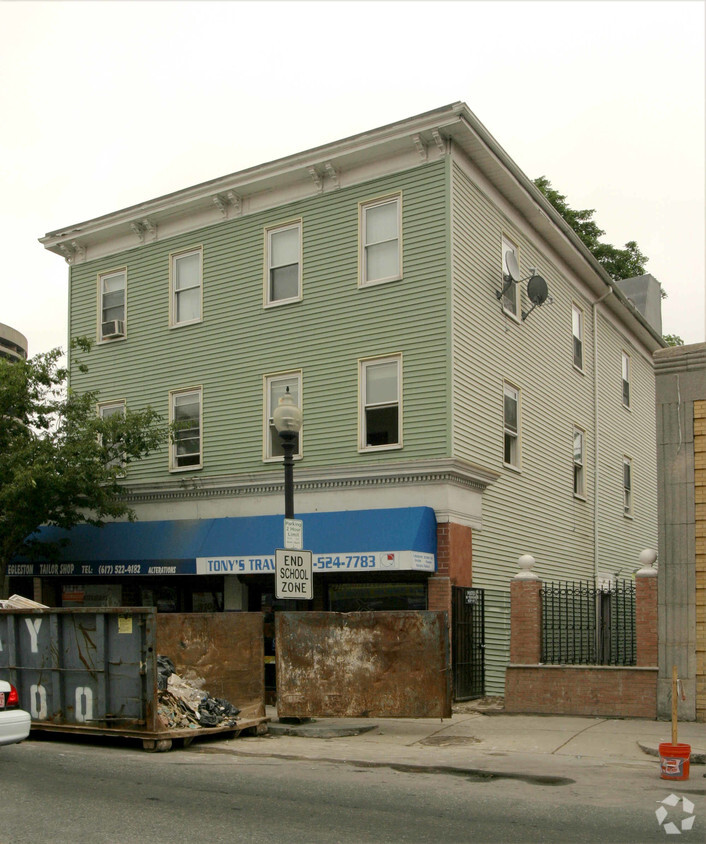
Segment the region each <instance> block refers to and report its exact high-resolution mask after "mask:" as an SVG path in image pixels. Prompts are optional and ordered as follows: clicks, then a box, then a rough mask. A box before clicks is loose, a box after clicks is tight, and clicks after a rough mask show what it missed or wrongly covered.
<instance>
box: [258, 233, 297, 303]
mask: <svg viewBox="0 0 706 844" xmlns="http://www.w3.org/2000/svg"><path fill="white" fill-rule="evenodd" d="M302 223H303V221H302V220H301V219H298V220H290V221H289V222H287V223H278V224H277V225H274V226H267V227H266V228H265V260H264V268H265V273H264V288H263V307H265V308H278V307H279V306H280V305H289V304H290V303H292V302H301V300H302V298H303V287H304V284H303V278H304V267H303V263H304V262H303V255H304V232H303V229H304V227H303V224H302ZM295 228H296V229H298V230H299V262H298V266H299V272H298V278H297V295H296V296H290V297H289V298H288V299H271V298H270V270H271V269H272V267H271V266H270V256H271V254H272V250H271V248H270V242H271V239H272V235H273V234H276V233H277V232H281V231H285V230H287V229H295Z"/></svg>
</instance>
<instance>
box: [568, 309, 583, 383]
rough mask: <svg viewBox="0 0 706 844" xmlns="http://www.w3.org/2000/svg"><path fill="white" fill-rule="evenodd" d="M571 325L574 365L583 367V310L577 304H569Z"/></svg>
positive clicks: (578, 367) (579, 367)
mask: <svg viewBox="0 0 706 844" xmlns="http://www.w3.org/2000/svg"><path fill="white" fill-rule="evenodd" d="M571 326H572V331H573V336H574V366H575V367H576V368H577V369H581V370H582V369H583V311H582V310H581V308H579V307H578V306H577V305H572V306H571Z"/></svg>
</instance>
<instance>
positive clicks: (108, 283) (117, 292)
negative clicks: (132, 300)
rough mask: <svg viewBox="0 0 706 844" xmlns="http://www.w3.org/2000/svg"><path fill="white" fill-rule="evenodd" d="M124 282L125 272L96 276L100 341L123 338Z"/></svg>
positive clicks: (125, 280) (118, 271) (125, 279)
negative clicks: (98, 291)
mask: <svg viewBox="0 0 706 844" xmlns="http://www.w3.org/2000/svg"><path fill="white" fill-rule="evenodd" d="M126 282H127V270H116V271H115V272H110V273H103V274H102V275H99V276H98V286H99V290H100V313H99V325H98V337H99V339H100V340H115V339H117V338H119V337H125V288H126Z"/></svg>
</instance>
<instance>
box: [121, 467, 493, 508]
mask: <svg viewBox="0 0 706 844" xmlns="http://www.w3.org/2000/svg"><path fill="white" fill-rule="evenodd" d="M498 477H500V473H498V472H494V471H492V470H490V469H485V468H483V467H481V466H476V465H474V464H471V463H467V462H466V461H464V460H454V459H445V460H419V461H414V462H409V463H392V464H377V465H368V466H360V467H348V466H347V467H341V468H334V469H326V470H321V469H318V470H317V469H304V468H301V467H297V469H296V471H295V473H294V487H295V493H296V494H298V495H299V494H302V493H306V492H317V493H318V492H324V491H330V492H332V493H336V492H340V491H343V490H350V489H361V490H362V489H371V488H375V487H399V486H421V485H428V484H448V485H451V486H455V487H459V488H462V489H466V490H472V491H474V492H477V493H481V494H482V493H483V491H484V490H485V488H486V487H487V486H488V485H489V484H491V483H493V481H495V480H496V479H497V478H498ZM282 492H283V480H282V476H281V475H280V473H279V472H277V473H276V474H275V473H274V472H273V473H268V474H267V475H265V474H263V475H262V476H255V475H252V474H248V475H229V476H222V477H209V478H203V479H201V478H200V477H197V476H195V475H194V476H192V477H190V478H188V479H186V478H181V479H179V480H169V481H163V482H159V483H144V484H130V485H126V486H125V498H126V500H127V502H128V503H129V504H137V503H142V502H155V501H162V502H164V501H170V500H171V501H178V500H186V499H189V500H193V499H208V498H220V497H224V498H240V497H259V496H269V495H282ZM332 509H339V508H338V507H336V506H335V499H334V500H333V507H332Z"/></svg>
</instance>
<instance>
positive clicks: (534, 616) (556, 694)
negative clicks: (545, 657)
mask: <svg viewBox="0 0 706 844" xmlns="http://www.w3.org/2000/svg"><path fill="white" fill-rule="evenodd" d="M529 559H530V560H531V558H529ZM636 581H637V584H636V586H637V588H636V595H635V601H636V607H635V628H636V630H635V632H636V640H637V641H636V645H637V666H636V667H622V666H612V665H540V664H539V661H540V659H541V654H542V598H541V589H542V581H541V580H539V579H538V578H537V577H535V576H533V575H532V574H531V572H530V571H529V570H528V571H526V572H524V573H523V574H521V575H518V576H517V577H515V578H514V579H513V581H512V583H511V584H510V601H511V606H510V665H508V666H507V669H506V672H505V710H506V711H507V712H527V713H539V714H545V715H548V714H554V715H598V716H604V717H618V718H656V717H657V673H658V671H657V577H656V570H654V569H651V568H649V566H645V568H644V569H642V570H641V571H640V572H639V573H638V575H637V576H636Z"/></svg>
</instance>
